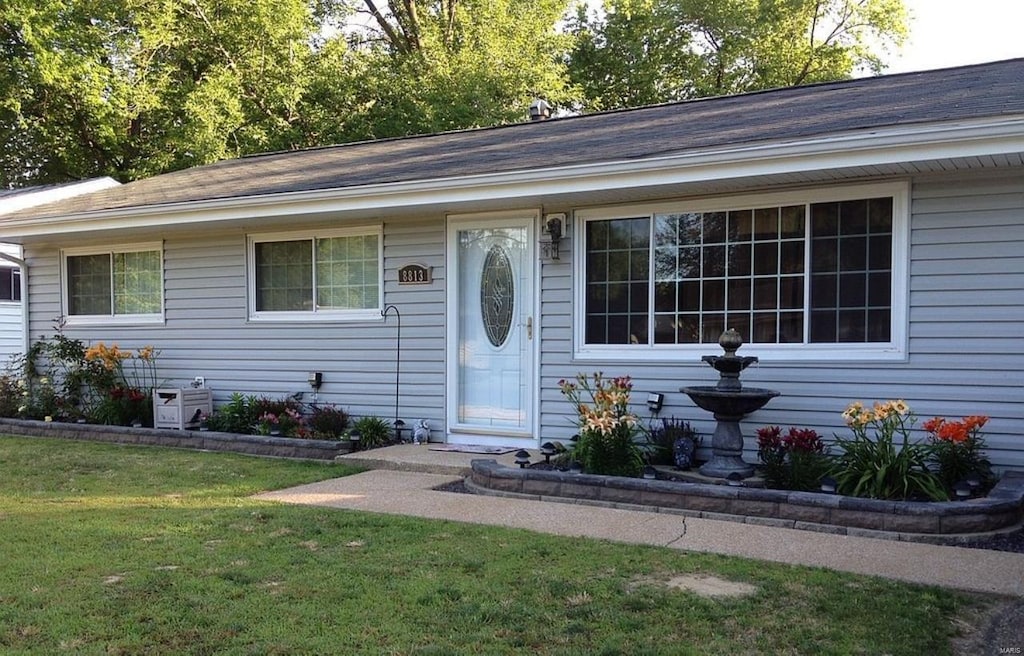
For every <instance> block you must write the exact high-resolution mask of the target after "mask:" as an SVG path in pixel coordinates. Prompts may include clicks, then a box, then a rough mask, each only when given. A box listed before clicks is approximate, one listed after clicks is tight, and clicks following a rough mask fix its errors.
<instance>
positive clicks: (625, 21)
mask: <svg viewBox="0 0 1024 656" xmlns="http://www.w3.org/2000/svg"><path fill="white" fill-rule="evenodd" d="M906 20H907V16H906V10H905V8H904V7H903V4H902V2H901V1H900V0H859V1H857V0H609V1H608V2H607V3H606V14H605V15H604V16H603V17H601V16H590V17H587V16H586V15H585V14H580V15H578V16H577V18H576V20H575V22H574V23H573V24H572V29H573V32H574V33H575V34H576V36H577V38H578V41H577V45H576V48H575V50H574V51H573V54H572V59H571V63H570V75H571V78H572V80H573V82H574V83H576V84H579V85H580V86H581V87H582V88H583V90H584V93H585V100H584V102H583V107H584V109H587V110H597V109H614V108H618V107H630V106H636V105H638V104H649V103H654V102H666V101H675V100H685V99H689V98H699V97H704V96H712V95H722V94H730V93H740V92H746V91H754V90H759V89H770V88H776V87H785V86H792V85H796V84H806V83H811V82H820V81H827V80H837V79H843V78H848V77H850V76H851V75H852V74H853V72H854V71H855V70H857V69H866V70H868V71H871V72H879V71H880V70H881V68H882V59H881V57H880V56H879V55H878V54H877V51H878V50H881V51H883V52H884V51H885V50H887V49H888V48H889V47H892V46H899V45H900V44H901V43H902V41H903V39H904V38H905V37H906V34H907V28H906Z"/></svg>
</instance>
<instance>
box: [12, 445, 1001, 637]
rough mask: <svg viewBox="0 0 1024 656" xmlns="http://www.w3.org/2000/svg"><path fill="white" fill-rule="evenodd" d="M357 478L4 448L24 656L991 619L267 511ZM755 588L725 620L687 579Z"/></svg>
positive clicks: (723, 565) (623, 558)
mask: <svg viewBox="0 0 1024 656" xmlns="http://www.w3.org/2000/svg"><path fill="white" fill-rule="evenodd" d="M352 471H353V470H351V469H345V468H343V467H341V466H339V465H325V464H318V463H302V462H289V461H281V460H262V459H256V458H247V457H241V456H234V455H230V454H213V453H194V452H188V451H179V450H171V449H158V448H139V447H126V446H114V445H102V444H89V443H76V442H66V441H61V440H44V439H21V438H6V437H2V438H0V652H2V653H4V654H57V653H73V654H140V653H145V654H420V655H427V654H435V655H437V654H520V653H528V652H533V653H539V654H691V653H692V654H724V653H772V654H787V653H788V654H881V653H887V654H921V653H928V654H942V653H948V652H949V646H948V639H949V637H950V635H951V633H952V630H953V629H952V626H953V624H952V620H953V619H954V617H955V616H956V614H957V613H958V612H960V611H961V610H963V609H965V608H966V607H968V606H971V605H975V604H978V603H981V602H979V601H977V600H976V599H975V598H973V597H969V596H967V595H961V594H958V593H953V592H949V591H944V590H940V589H934V588H925V587H919V586H912V585H906V584H901V583H895V582H889V581H884V580H879V579H872V578H867V577H858V576H850V575H842V574H837V573H834V572H829V571H824V570H815V569H807V568H798V567H788V566H782V565H774V564H766V563H761V562H754V561H748V560H742V559H737V558H726V557H719V556H713V555H699V554H687V553H684V552H679V551H674V550H670V549H661V548H650V547H639V546H629V545H621V544H611V543H606V542H600V541H595V540H587V539H570V538H562V537H556V536H546V535H538V534H534V533H529V532H525V531H518V530H510V529H502V528H493V527H482V526H474V525H464V524H459V523H453V522H440V521H428V520H420V519H412V518H401V517H389V516H379V515H372V514H366V513H358V512H350V511H340V510H326V509H318V508H307V507H297V506H285V505H277V504H271V503H265V502H257V501H255V500H253V499H251V498H250V495H252V494H254V493H256V492H259V491H262V490H268V489H274V488H281V487H286V486H289V485H295V484H300V483H305V482H310V481H315V480H320V479H324V478H330V477H335V476H341V475H345V474H348V473H352ZM687 573H691V574H701V575H714V576H718V577H721V578H725V579H729V580H732V581H738V582H745V583H749V584H752V585H754V586H756V588H757V591H756V592H755V593H754V594H753V595H751V596H747V597H741V598H730V599H710V598H705V597H701V596H698V595H696V594H693V593H689V592H684V591H680V590H675V589H671V588H668V587H666V586H663V585H660V584H658V581H661V580H667V579H668V578H671V577H672V576H677V575H681V574H687Z"/></svg>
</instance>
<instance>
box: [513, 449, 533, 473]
mask: <svg viewBox="0 0 1024 656" xmlns="http://www.w3.org/2000/svg"><path fill="white" fill-rule="evenodd" d="M516 464H517V465H519V468H520V469H525V468H526V465H528V464H530V452H529V451H527V450H526V449H519V450H518V451H516Z"/></svg>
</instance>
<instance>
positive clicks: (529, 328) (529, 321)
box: [526, 317, 533, 339]
mask: <svg viewBox="0 0 1024 656" xmlns="http://www.w3.org/2000/svg"><path fill="white" fill-rule="evenodd" d="M526 339H533V317H526Z"/></svg>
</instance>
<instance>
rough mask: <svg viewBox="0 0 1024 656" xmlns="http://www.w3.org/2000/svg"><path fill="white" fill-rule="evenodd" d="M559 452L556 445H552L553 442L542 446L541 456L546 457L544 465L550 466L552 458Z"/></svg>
mask: <svg viewBox="0 0 1024 656" xmlns="http://www.w3.org/2000/svg"><path fill="white" fill-rule="evenodd" d="M557 452H558V450H557V449H556V448H555V445H554V444H552V443H551V442H545V443H544V444H541V445H540V454H541V455H542V456H544V464H550V463H551V456H553V455H555V453H557Z"/></svg>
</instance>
